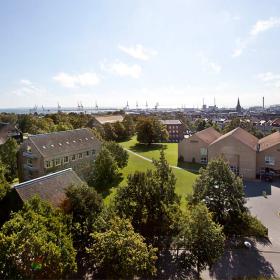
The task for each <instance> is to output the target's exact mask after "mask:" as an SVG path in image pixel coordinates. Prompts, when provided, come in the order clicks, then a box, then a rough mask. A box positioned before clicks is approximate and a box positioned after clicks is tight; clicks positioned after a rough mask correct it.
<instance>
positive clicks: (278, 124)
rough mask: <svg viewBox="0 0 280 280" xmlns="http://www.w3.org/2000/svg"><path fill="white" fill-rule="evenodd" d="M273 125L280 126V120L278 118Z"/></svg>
mask: <svg viewBox="0 0 280 280" xmlns="http://www.w3.org/2000/svg"><path fill="white" fill-rule="evenodd" d="M271 124H272V125H273V126H280V118H277V119H275V120H273V122H272V123H271Z"/></svg>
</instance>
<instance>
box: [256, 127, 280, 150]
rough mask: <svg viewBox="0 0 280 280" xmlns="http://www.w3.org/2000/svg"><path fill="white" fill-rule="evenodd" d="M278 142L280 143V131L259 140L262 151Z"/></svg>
mask: <svg viewBox="0 0 280 280" xmlns="http://www.w3.org/2000/svg"><path fill="white" fill-rule="evenodd" d="M277 144H280V132H279V131H277V132H274V133H272V134H270V135H268V136H266V137H264V138H262V139H260V140H259V145H260V151H264V150H266V149H269V148H271V147H273V146H275V145H277Z"/></svg>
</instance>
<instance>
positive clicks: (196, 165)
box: [177, 161, 206, 174]
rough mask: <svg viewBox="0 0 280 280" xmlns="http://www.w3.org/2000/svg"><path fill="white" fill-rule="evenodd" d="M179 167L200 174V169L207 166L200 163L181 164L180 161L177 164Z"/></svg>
mask: <svg viewBox="0 0 280 280" xmlns="http://www.w3.org/2000/svg"><path fill="white" fill-rule="evenodd" d="M177 166H178V167H180V168H182V169H185V170H186V171H189V172H191V173H194V174H199V169H200V168H205V167H206V166H205V165H203V164H200V163H191V162H180V161H179V162H178V163H177Z"/></svg>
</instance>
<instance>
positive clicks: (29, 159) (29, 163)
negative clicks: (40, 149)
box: [27, 158, 32, 167]
mask: <svg viewBox="0 0 280 280" xmlns="http://www.w3.org/2000/svg"><path fill="white" fill-rule="evenodd" d="M27 165H28V166H30V167H32V159H31V158H28V159H27Z"/></svg>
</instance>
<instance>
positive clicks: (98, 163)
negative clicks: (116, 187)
mask: <svg viewBox="0 0 280 280" xmlns="http://www.w3.org/2000/svg"><path fill="white" fill-rule="evenodd" d="M119 175H120V174H119V171H118V165H117V162H116V160H115V159H114V157H113V156H112V155H111V153H110V152H109V151H108V149H106V148H105V147H102V148H101V151H100V152H99V153H98V155H97V157H96V159H95V161H94V162H93V166H92V171H91V174H90V176H89V177H90V178H89V181H88V182H89V185H90V186H93V187H95V188H97V189H98V190H102V189H105V188H107V187H108V186H111V185H112V184H114V183H115V182H116V180H117V179H118V178H119Z"/></svg>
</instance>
